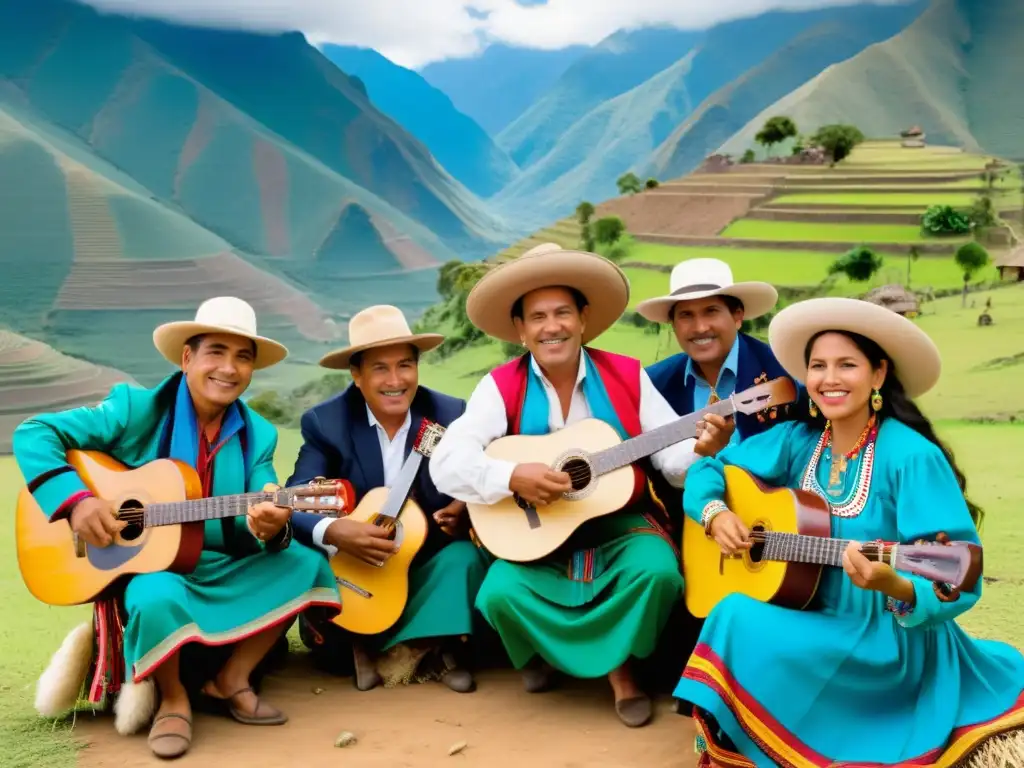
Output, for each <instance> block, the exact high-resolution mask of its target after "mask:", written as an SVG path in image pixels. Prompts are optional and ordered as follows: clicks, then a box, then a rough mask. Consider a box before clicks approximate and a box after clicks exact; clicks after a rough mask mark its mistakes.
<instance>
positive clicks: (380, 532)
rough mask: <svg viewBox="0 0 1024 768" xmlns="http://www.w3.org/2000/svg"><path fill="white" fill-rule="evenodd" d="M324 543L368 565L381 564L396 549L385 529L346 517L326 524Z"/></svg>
mask: <svg viewBox="0 0 1024 768" xmlns="http://www.w3.org/2000/svg"><path fill="white" fill-rule="evenodd" d="M324 543H325V544H330V545H331V546H332V547H336V548H337V550H338V551H339V552H344V553H345V554H347V555H351V556H352V557H355V558H357V559H359V560H362V561H363V562H364V563H368V564H369V565H383V564H384V561H385V560H387V559H388V558H389V557H390V556H391V555H393V554H394V552H395V549H396V545H395V542H393V541H392V540H391V539H389V538H388V531H387V530H386V529H384V528H381V527H380V526H377V525H374V524H373V523H364V522H363V521H361V520H352V519H350V518H348V517H339V518H338V519H337V520H335V521H334V522H333V523H331V524H330V525H329V526H327V531H326V532H325V533H324Z"/></svg>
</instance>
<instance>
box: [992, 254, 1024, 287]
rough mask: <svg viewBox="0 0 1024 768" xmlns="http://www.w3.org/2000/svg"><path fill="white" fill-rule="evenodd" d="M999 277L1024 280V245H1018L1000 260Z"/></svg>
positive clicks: (1018, 280)
mask: <svg viewBox="0 0 1024 768" xmlns="http://www.w3.org/2000/svg"><path fill="white" fill-rule="evenodd" d="M998 266H999V277H1001V278H1002V279H1003V280H1006V281H1008V282H1017V283H1020V282H1024V245H1018V246H1017V247H1016V248H1014V249H1013V250H1012V251H1010V252H1009V253H1008V254H1006V256H1004V257H1003V258H1002V259H1000V260H999V264H998Z"/></svg>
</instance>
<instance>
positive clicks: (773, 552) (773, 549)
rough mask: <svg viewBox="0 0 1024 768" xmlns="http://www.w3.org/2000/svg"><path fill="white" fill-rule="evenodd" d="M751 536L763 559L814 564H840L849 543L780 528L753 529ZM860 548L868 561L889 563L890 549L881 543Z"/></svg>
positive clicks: (863, 545) (868, 543) (841, 565)
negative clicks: (880, 544) (762, 548)
mask: <svg viewBox="0 0 1024 768" xmlns="http://www.w3.org/2000/svg"><path fill="white" fill-rule="evenodd" d="M752 538H753V539H754V541H755V542H763V543H764V551H763V553H762V555H761V559H762V560H776V561H781V562H787V563H814V564H815V565H830V566H834V567H836V568H842V567H843V552H844V550H845V549H846V548H847V547H848V546H849V545H850V541H849V540H848V539H833V538H825V537H822V536H806V535H804V534H800V533H783V532H780V531H756V532H754V533H753V535H752ZM860 551H861V552H862V553H863V554H864V556H865V557H867V558H868V559H869V560H880V561H882V562H884V563H889V564H891V560H892V550H891V549H889V548H888V547H885V546H884V545H883V546H882V547H881V549H880V548H879V545H878V544H875V543H874V542H866V543H864V544H862V545H861V548H860Z"/></svg>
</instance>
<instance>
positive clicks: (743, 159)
mask: <svg viewBox="0 0 1024 768" xmlns="http://www.w3.org/2000/svg"><path fill="white" fill-rule="evenodd" d="M755 159H757V158H756V155H754V150H752V149H748V150H747V151H746V152H744V153H743V154H742V155H741V156H740V163H742V164H743V165H746V164H747V163H752V162H754V160H755Z"/></svg>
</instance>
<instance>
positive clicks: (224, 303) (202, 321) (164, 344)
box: [153, 296, 288, 368]
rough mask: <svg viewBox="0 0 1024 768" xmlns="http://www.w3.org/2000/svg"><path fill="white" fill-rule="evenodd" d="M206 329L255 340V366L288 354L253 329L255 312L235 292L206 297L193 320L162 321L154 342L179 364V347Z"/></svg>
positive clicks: (154, 332)
mask: <svg viewBox="0 0 1024 768" xmlns="http://www.w3.org/2000/svg"><path fill="white" fill-rule="evenodd" d="M206 333H229V334H231V335H233V336H242V337H244V338H246V339H252V341H254V342H256V359H255V362H254V364H253V367H254V368H269V367H270V366H271V365H275V364H277V363H279V362H281V361H282V360H284V359H285V358H286V357H287V356H288V349H287V348H286V347H285V346H284V345H283V344H281V343H279V342H276V341H274V340H273V339H268V338H267V337H266V336H260V335H259V334H258V333H256V312H255V310H253V308H252V306H250V304H249V303H248V302H246V301H242V299H237V298H235V297H234V296H218V297H216V298H213V299H207V300H206V301H204V302H203V303H202V304H200V305H199V309H197V310H196V317H195V320H176V321H174V322H172V323H164V324H163V325H161V326H158V327H157V329H156V330H155V331H153V344H155V345H156V348H157V350H158V351H159V352H160V354H161V355H163V356H164V357H165V358H167V360H169V361H170V362H171V363H173V364H174V365H181V351H182V349H183V348H184V346H185V342H187V341H188V340H189V339H191V338H192V337H193V336H197V335H199V334H206Z"/></svg>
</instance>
